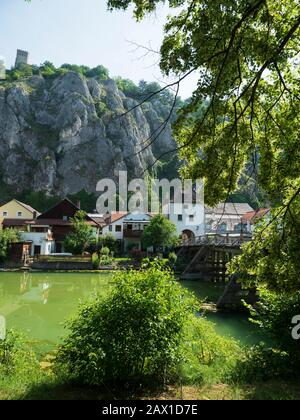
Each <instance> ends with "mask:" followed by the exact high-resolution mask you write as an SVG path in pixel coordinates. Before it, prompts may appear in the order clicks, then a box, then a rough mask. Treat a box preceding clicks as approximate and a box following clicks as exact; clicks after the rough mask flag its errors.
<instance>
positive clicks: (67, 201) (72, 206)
mask: <svg viewBox="0 0 300 420" xmlns="http://www.w3.org/2000/svg"><path fill="white" fill-rule="evenodd" d="M64 203H66V204H67V205H68V206H70V207H71V208H73V209H74V212H77V211H79V210H80V208H79V207H78V206H76V204H74V203H73V202H72V201H71V200H69V199H68V198H67V197H66V198H64V199H63V200H61V201H59V202H58V203H56V204H55V205H54V206H52V207H50V209H48V210H46V211H44V213H42V214H40V216H39V217H38V219H48V217H47V216H48V214H50V213H51V212H52V211H53V210H55V209H56V208H58V207H60V206H62V205H63V204H64Z"/></svg>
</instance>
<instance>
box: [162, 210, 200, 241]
mask: <svg viewBox="0 0 300 420" xmlns="http://www.w3.org/2000/svg"><path fill="white" fill-rule="evenodd" d="M168 207H169V211H168V213H169V215H168V218H169V220H170V221H171V222H173V223H174V224H175V225H176V228H177V234H178V236H180V237H182V239H184V240H186V239H194V238H195V237H198V236H203V235H204V234H205V215H204V214H205V212H204V205H201V204H195V203H189V204H181V203H171V204H169V205H168Z"/></svg>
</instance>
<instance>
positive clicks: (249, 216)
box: [242, 209, 270, 223]
mask: <svg viewBox="0 0 300 420" xmlns="http://www.w3.org/2000/svg"><path fill="white" fill-rule="evenodd" d="M269 211H270V209H257V210H255V211H249V212H248V213H246V214H245V215H244V216H243V218H242V221H243V223H247V222H250V223H255V222H256V221H257V220H259V219H262V218H263V217H264V216H265V215H266V214H267V213H269Z"/></svg>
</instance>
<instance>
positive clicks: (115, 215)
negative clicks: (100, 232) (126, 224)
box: [105, 211, 129, 225]
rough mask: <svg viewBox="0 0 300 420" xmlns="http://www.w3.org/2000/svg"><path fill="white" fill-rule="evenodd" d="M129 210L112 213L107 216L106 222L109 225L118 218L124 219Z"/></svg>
mask: <svg viewBox="0 0 300 420" xmlns="http://www.w3.org/2000/svg"><path fill="white" fill-rule="evenodd" d="M127 214H129V213H128V211H118V212H116V213H112V214H110V215H108V216H107V217H106V218H105V221H106V223H107V224H108V225H109V224H110V223H114V222H116V221H117V220H120V219H122V218H123V217H125V216H127Z"/></svg>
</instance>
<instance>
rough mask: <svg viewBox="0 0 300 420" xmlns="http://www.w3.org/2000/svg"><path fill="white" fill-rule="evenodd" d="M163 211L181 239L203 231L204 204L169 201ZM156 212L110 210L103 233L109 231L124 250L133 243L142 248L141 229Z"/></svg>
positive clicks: (200, 234) (197, 234) (201, 233)
mask: <svg viewBox="0 0 300 420" xmlns="http://www.w3.org/2000/svg"><path fill="white" fill-rule="evenodd" d="M164 213H165V216H166V218H168V219H169V220H170V221H171V222H172V223H174V224H175V226H176V230H177V235H178V237H181V238H182V239H193V238H195V237H197V236H203V235H204V233H205V223H204V206H203V205H200V204H196V203H190V204H179V203H178V204H177V203H170V204H167V205H166V206H165V207H164ZM155 214H157V213H138V212H132V213H130V212H112V213H111V214H110V215H108V216H107V217H106V226H104V227H103V229H102V232H103V235H105V234H108V233H111V234H112V235H113V236H114V238H115V239H116V240H118V241H119V242H120V243H122V244H123V249H124V250H125V251H126V250H127V249H128V248H129V247H132V246H134V245H135V247H136V248H138V249H141V248H142V236H143V231H144V229H145V227H146V226H147V225H149V223H150V221H151V218H152V217H153V216H155Z"/></svg>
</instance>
